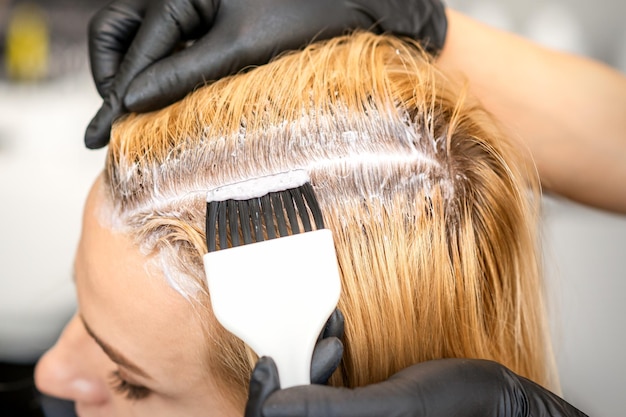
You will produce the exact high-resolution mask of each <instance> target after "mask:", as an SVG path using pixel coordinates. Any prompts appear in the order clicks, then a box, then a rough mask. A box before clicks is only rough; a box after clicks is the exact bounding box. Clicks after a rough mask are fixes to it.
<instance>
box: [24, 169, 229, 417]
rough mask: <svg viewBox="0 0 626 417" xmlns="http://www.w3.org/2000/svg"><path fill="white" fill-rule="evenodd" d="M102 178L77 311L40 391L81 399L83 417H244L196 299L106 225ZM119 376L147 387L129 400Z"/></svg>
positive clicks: (86, 236)
mask: <svg viewBox="0 0 626 417" xmlns="http://www.w3.org/2000/svg"><path fill="white" fill-rule="evenodd" d="M101 182H102V180H101V179H98V180H97V181H96V183H95V184H94V186H93V187H92V189H91V192H90V193H89V196H88V198H87V203H86V206H85V212H84V217H83V229H82V235H81V238H80V243H79V246H78V250H77V253H76V260H75V267H74V268H75V281H76V290H77V295H78V311H77V313H76V315H75V316H74V317H73V318H72V320H71V321H70V322H69V323H68V325H67V326H66V328H65V330H64V331H63V333H62V335H61V337H60V338H59V340H58V341H57V343H56V344H55V345H54V346H53V347H52V348H51V349H50V350H49V351H48V352H47V353H46V354H45V355H44V356H43V358H42V359H41V360H40V362H39V363H38V364H37V368H36V371H35V380H36V384H37V388H38V389H39V390H41V391H42V392H44V393H46V394H49V395H52V396H55V397H60V398H64V399H68V400H72V401H74V402H75V403H76V411H77V413H78V415H79V416H80V417H89V416H116V417H124V416H135V415H141V416H151V417H158V416H185V417H193V416H206V415H208V414H207V412H208V411H209V410H211V412H210V413H209V414H211V415H219V416H224V417H230V416H236V415H239V414H241V411H239V412H237V410H236V409H235V408H234V406H232V405H231V404H230V403H229V402H228V401H227V400H226V399H225V398H224V397H223V396H221V395H220V393H219V391H218V390H217V388H216V386H217V383H216V380H215V379H214V378H213V377H212V375H211V373H210V371H209V367H208V366H207V365H206V362H207V360H206V352H207V349H208V347H207V343H206V342H205V340H204V337H203V334H204V333H203V331H202V327H201V324H200V320H199V318H198V316H197V314H196V313H194V312H193V311H192V306H191V303H190V302H189V301H187V300H185V299H184V298H183V297H182V296H181V295H180V294H179V293H177V292H176V291H175V290H173V289H172V288H171V287H170V286H168V284H167V282H166V280H165V278H164V277H163V275H162V273H161V272H160V271H158V270H157V268H154V267H150V265H151V264H150V262H149V261H150V259H149V257H146V256H145V255H143V254H142V253H141V252H140V251H139V248H138V247H137V245H135V244H134V243H133V241H132V239H131V238H130V237H129V236H127V235H124V234H122V233H118V232H113V231H112V230H111V229H110V228H109V227H106V226H103V219H104V217H103V213H105V212H106V211H104V210H103V209H105V208H106V205H107V204H108V203H107V202H106V200H105V199H104V196H103V193H102V184H101ZM104 223H106V221H105V222H104ZM96 339H97V340H96ZM116 356H117V357H116ZM124 361H127V362H130V363H131V364H123V363H122V362H124ZM113 372H118V373H119V375H120V376H121V377H122V378H123V379H125V380H126V381H127V383H129V384H133V385H137V386H142V387H145V388H144V389H139V390H138V391H136V392H134V394H133V393H131V394H130V396H131V397H132V396H134V397H137V398H134V399H133V398H127V396H126V395H125V394H124V393H121V392H118V391H119V389H116V388H115V386H119V381H118V382H117V383H116V382H112V380H113V381H114V377H113V376H112V373H113ZM140 397H143V398H140Z"/></svg>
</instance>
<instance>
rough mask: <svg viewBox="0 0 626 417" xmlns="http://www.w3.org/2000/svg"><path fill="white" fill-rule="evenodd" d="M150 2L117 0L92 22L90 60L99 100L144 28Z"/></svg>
mask: <svg viewBox="0 0 626 417" xmlns="http://www.w3.org/2000/svg"><path fill="white" fill-rule="evenodd" d="M147 1H148V0H116V1H113V2H111V3H109V4H108V5H107V6H106V7H104V8H103V9H101V10H100V11H98V12H97V13H96V14H95V15H94V16H93V17H92V18H91V20H90V22H89V60H90V64H91V73H92V75H93V79H94V81H95V84H96V88H97V90H98V93H99V94H100V97H102V98H104V97H105V96H106V95H107V93H108V91H109V89H110V88H111V84H112V83H113V80H114V78H115V75H116V74H117V71H118V70H119V67H120V64H121V63H122V60H123V59H124V55H125V54H126V51H127V50H128V47H129V46H130V44H131V42H132V40H133V39H134V38H135V34H136V33H137V30H138V28H139V25H141V22H142V20H143V16H144V14H145V9H146V4H147Z"/></svg>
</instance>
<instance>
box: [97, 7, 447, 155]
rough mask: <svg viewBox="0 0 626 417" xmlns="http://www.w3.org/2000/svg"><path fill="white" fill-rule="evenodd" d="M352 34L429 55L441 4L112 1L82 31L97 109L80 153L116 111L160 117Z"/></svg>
mask: <svg viewBox="0 0 626 417" xmlns="http://www.w3.org/2000/svg"><path fill="white" fill-rule="evenodd" d="M357 28H362V29H369V30H373V31H375V32H391V33H394V34H396V35H403V36H409V37H412V38H414V39H418V40H422V41H423V42H424V44H425V46H426V47H427V49H428V50H430V51H431V52H436V51H438V50H439V49H440V48H441V47H442V46H443V42H444V40H445V35H446V29H447V21H446V17H445V13H444V7H443V4H442V3H441V0H386V1H385V0H221V1H219V0H114V1H112V2H111V3H110V4H109V5H108V6H106V7H105V8H104V9H102V10H101V11H99V12H98V13H97V14H96V15H95V16H94V17H93V19H92V21H91V23H90V27H89V54H90V59H91V70H92V73H93V77H94V80H95V82H96V87H97V89H98V92H99V93H100V95H101V96H102V97H103V98H104V103H103V106H102V107H101V109H100V110H99V111H98V113H97V114H96V116H95V117H94V119H93V120H92V121H91V123H90V125H89V127H88V128H87V132H86V134H85V144H86V145H87V147H89V148H100V147H102V146H105V145H106V144H107V143H108V141H109V134H110V129H111V123H112V121H113V120H114V119H115V118H117V117H118V116H120V115H121V114H122V113H124V112H125V111H126V109H130V110H132V111H139V112H142V111H148V110H154V109H157V108H161V107H163V106H165V105H167V104H170V103H172V102H174V101H176V100H178V99H180V98H182V97H183V96H184V95H186V94H187V93H188V92H190V91H191V90H192V89H193V88H194V87H196V86H197V85H199V84H202V83H204V82H205V81H211V80H216V79H219V78H220V77H223V76H225V75H229V74H232V73H235V72H237V71H239V70H241V69H242V68H244V67H247V66H250V65H259V64H264V63H266V62H268V61H269V60H270V59H271V58H272V57H274V56H276V55H277V54H278V53H280V52H282V51H285V50H289V49H297V48H300V47H302V46H304V45H305V44H306V43H308V42H310V41H311V40H313V39H317V40H320V39H326V38H329V37H332V36H336V35H340V34H343V33H345V32H346V31H347V30H350V29H357ZM190 40H194V41H195V42H193V44H190V45H186V46H187V47H182V45H183V42H185V41H190Z"/></svg>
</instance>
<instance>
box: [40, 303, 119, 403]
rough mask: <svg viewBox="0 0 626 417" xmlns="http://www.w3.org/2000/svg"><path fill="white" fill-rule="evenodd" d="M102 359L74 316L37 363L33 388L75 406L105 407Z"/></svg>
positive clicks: (105, 393)
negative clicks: (81, 404) (83, 404)
mask: <svg viewBox="0 0 626 417" xmlns="http://www.w3.org/2000/svg"><path fill="white" fill-rule="evenodd" d="M102 355H104V353H103V352H102V351H100V350H99V347H98V346H97V345H96V344H95V342H94V341H93V340H92V339H91V338H90V337H89V335H88V334H87V333H86V331H85V329H84V327H83V324H82V323H81V321H80V319H79V318H78V316H77V315H75V316H74V317H73V318H72V320H70V322H69V323H68V324H67V326H65V329H64V330H63V333H61V336H60V337H59V340H57V342H56V344H55V345H54V346H53V347H52V348H50V350H48V351H47V352H46V353H45V354H44V355H43V356H42V357H41V359H40V360H39V362H38V363H37V366H36V368H35V385H36V386H37V389H39V390H40V391H41V392H43V393H45V394H48V395H50V396H53V397H58V398H62V399H66V400H71V401H74V402H76V403H89V404H93V405H95V404H102V403H105V402H107V400H108V398H109V391H108V389H107V385H106V383H105V381H104V380H103V378H102V375H100V374H99V369H101V368H102V363H101V362H100V360H101V359H102V358H101V356H102Z"/></svg>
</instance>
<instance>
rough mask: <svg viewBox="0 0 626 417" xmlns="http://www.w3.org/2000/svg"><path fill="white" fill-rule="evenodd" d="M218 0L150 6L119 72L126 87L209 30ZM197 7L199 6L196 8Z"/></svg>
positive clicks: (162, 2) (182, 0) (162, 1)
mask: <svg viewBox="0 0 626 417" xmlns="http://www.w3.org/2000/svg"><path fill="white" fill-rule="evenodd" d="M218 5H219V1H218V0H197V1H194V0H169V1H168V0H160V1H157V2H154V3H153V4H151V5H150V7H149V8H148V10H147V11H146V16H145V19H144V21H143V23H142V25H141V27H140V28H139V30H138V31H137V35H136V36H135V39H134V40H133V42H132V43H131V45H130V47H129V48H128V52H127V53H126V56H125V57H124V60H123V61H122V64H121V66H120V71H119V73H118V75H117V78H118V79H119V80H116V82H119V83H120V84H121V85H122V86H124V88H123V90H120V93H124V92H126V87H128V84H130V82H131V81H132V80H133V79H134V78H135V76H136V75H137V74H139V73H140V72H141V71H143V70H144V69H146V68H147V67H148V66H149V65H150V64H152V63H153V62H156V61H158V60H160V59H161V58H163V57H165V56H167V55H169V54H171V53H172V51H173V50H174V49H175V48H176V47H177V46H178V45H180V43H181V42H182V41H184V40H188V39H191V37H192V36H194V35H197V34H199V33H203V32H206V31H208V30H209V29H210V27H211V24H212V22H213V18H214V15H215V13H217V8H218ZM196 6H197V7H196Z"/></svg>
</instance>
